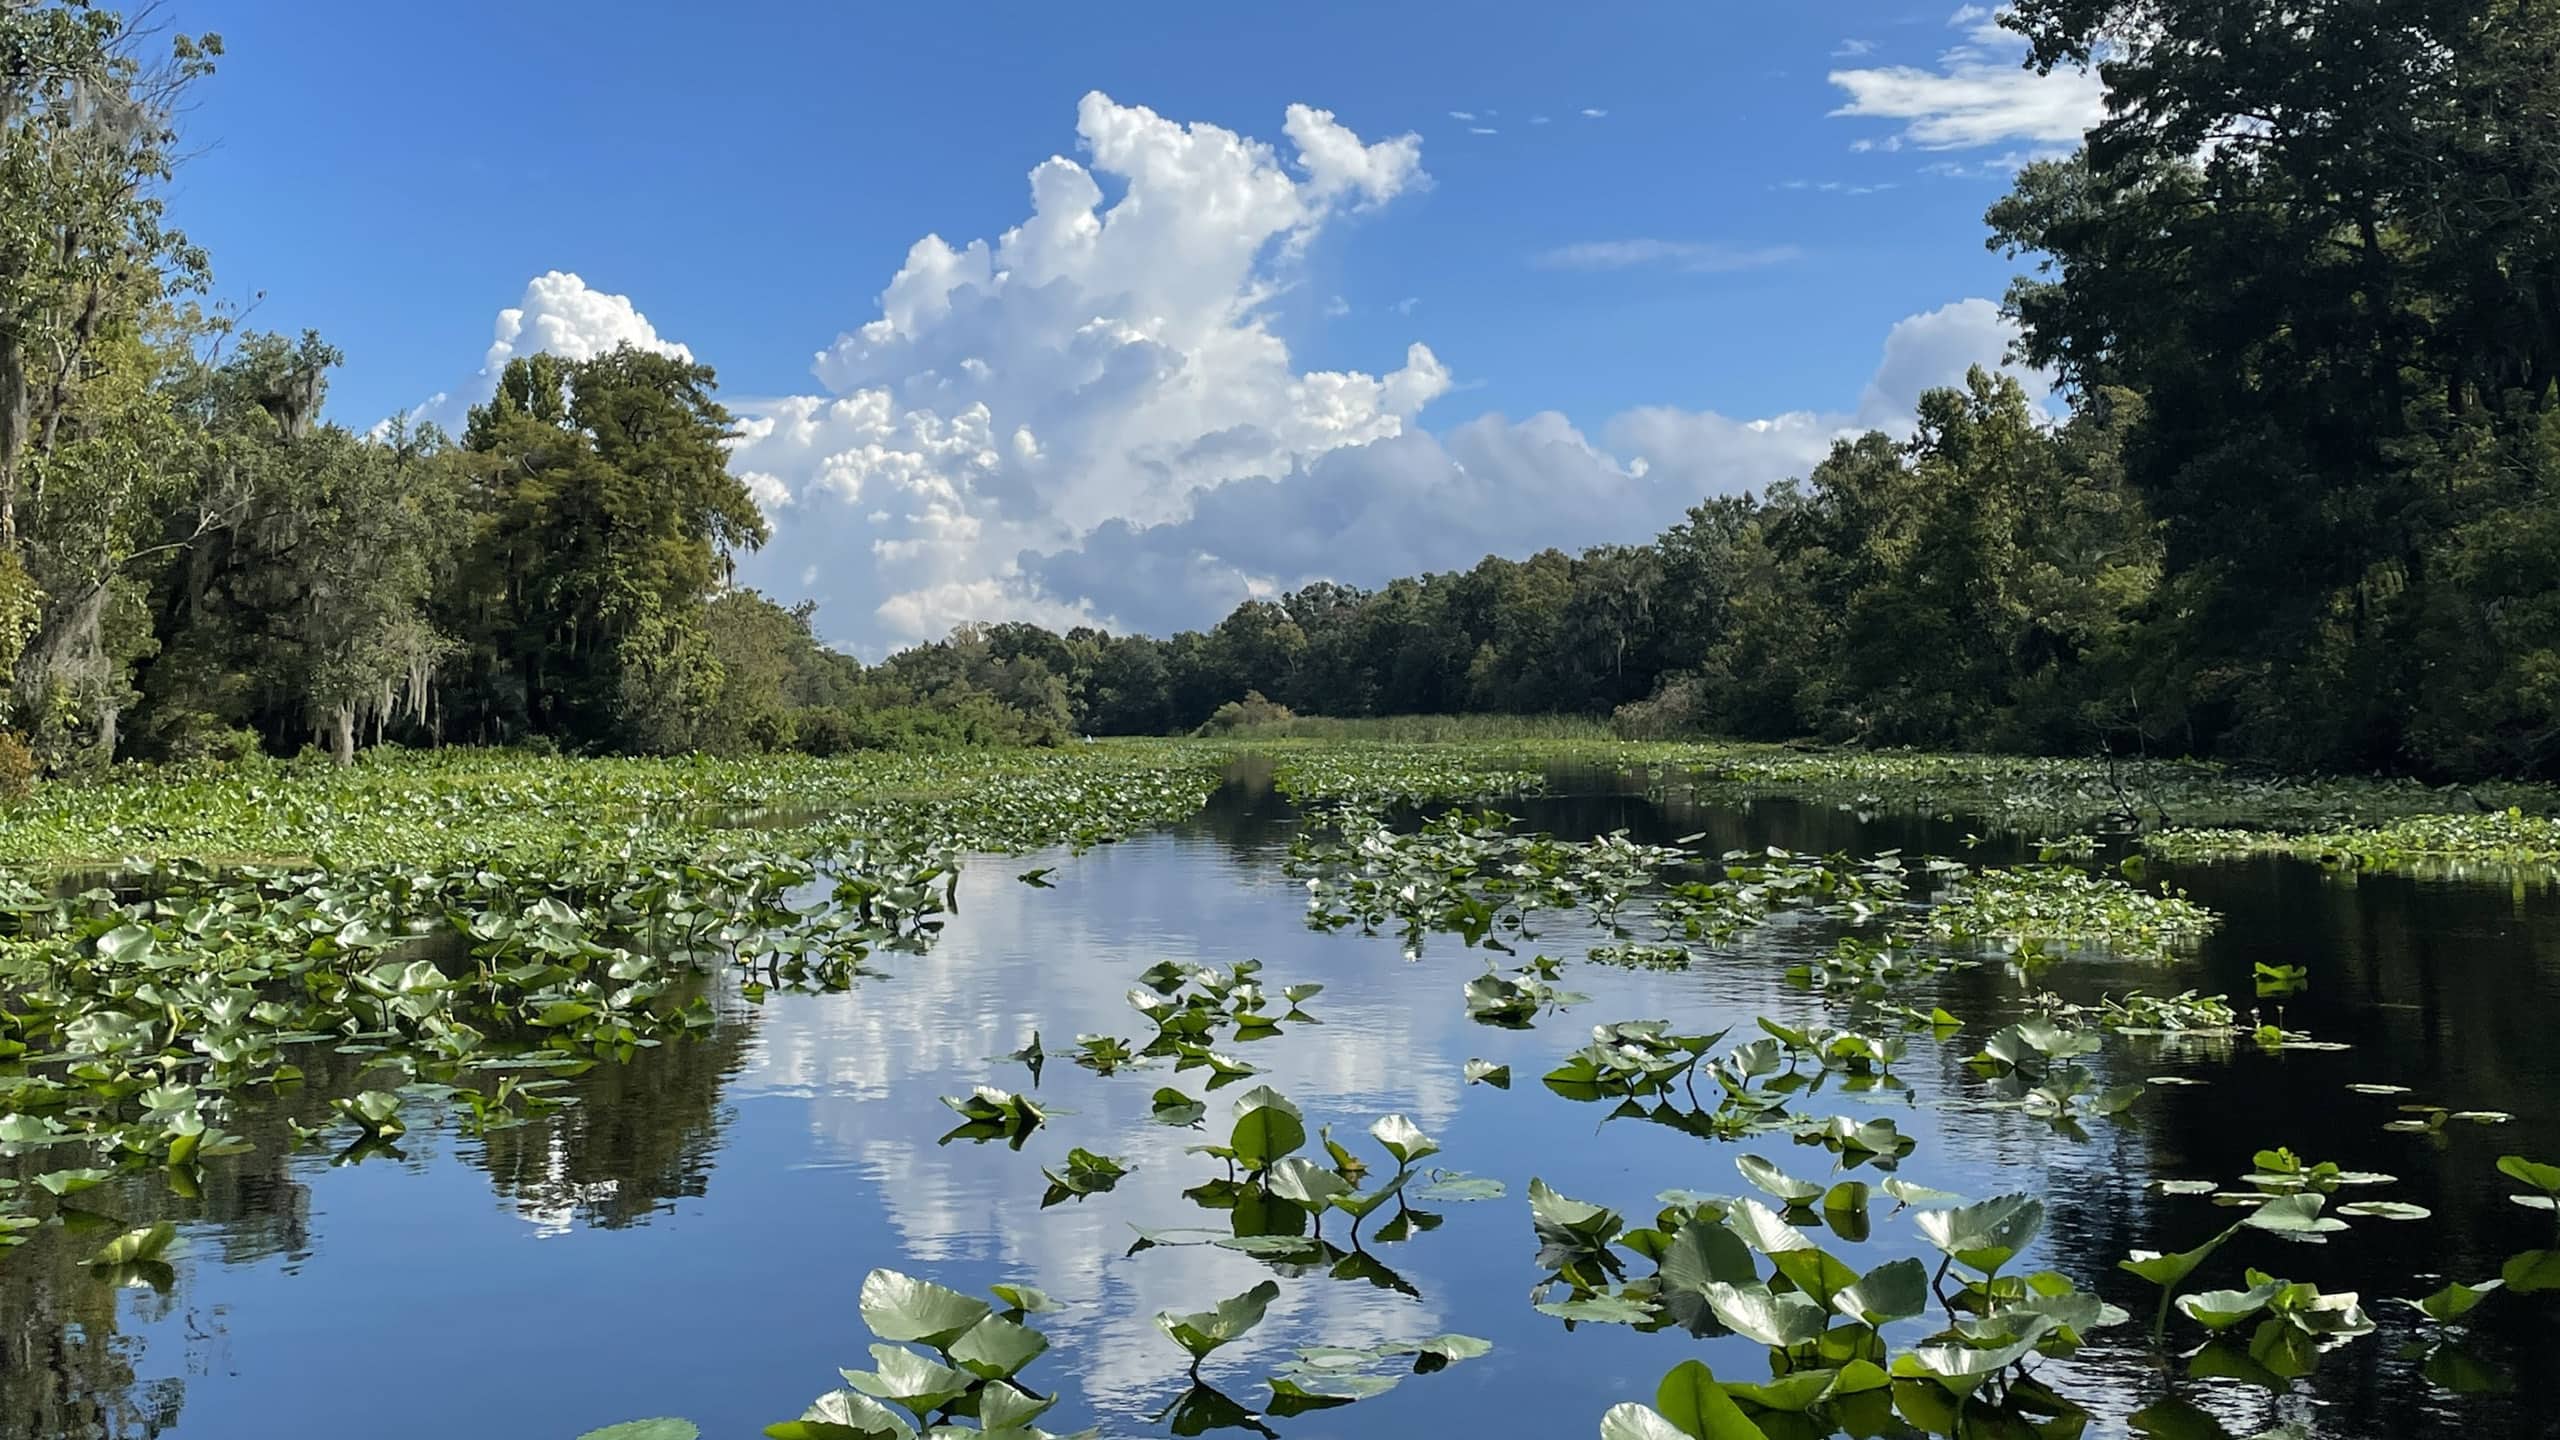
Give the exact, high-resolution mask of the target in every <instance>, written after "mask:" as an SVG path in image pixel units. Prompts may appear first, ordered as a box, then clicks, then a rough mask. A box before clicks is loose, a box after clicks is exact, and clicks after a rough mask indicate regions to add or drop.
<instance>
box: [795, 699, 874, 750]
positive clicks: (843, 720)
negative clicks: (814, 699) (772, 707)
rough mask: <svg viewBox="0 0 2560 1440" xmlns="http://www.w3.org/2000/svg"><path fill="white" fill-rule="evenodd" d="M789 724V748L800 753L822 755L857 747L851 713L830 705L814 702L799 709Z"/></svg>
mask: <svg viewBox="0 0 2560 1440" xmlns="http://www.w3.org/2000/svg"><path fill="white" fill-rule="evenodd" d="M794 718H795V720H796V721H797V723H796V724H794V725H793V727H792V736H791V748H792V749H794V750H797V751H799V752H800V753H801V754H803V755H815V756H817V757H819V758H820V759H825V758H826V757H828V756H830V755H843V754H846V753H848V752H850V751H852V750H854V749H856V748H858V747H857V745H856V743H855V735H856V733H857V731H856V727H855V723H854V717H853V716H852V714H851V713H850V712H848V711H845V710H842V709H839V708H837V707H835V706H832V705H820V706H813V707H811V708H809V709H807V710H803V711H801V712H800V713H799V714H798V715H797V716H796V717H794Z"/></svg>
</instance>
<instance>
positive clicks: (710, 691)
mask: <svg viewBox="0 0 2560 1440" xmlns="http://www.w3.org/2000/svg"><path fill="white" fill-rule="evenodd" d="M713 385H714V381H713V377H712V372H711V370H710V367H708V366H704V365H698V364H695V363H693V362H692V361H689V360H679V359H675V358H672V357H669V356H665V355H660V354H657V353H655V352H652V351H646V350H641V349H638V348H635V347H633V346H630V345H624V346H621V347H619V348H617V349H615V350H614V351H612V352H611V353H609V354H605V355H601V356H598V357H596V358H595V359H593V360H587V361H581V362H577V363H574V364H569V363H564V362H562V361H560V360H558V359H556V358H554V357H552V356H550V355H547V354H537V355H533V356H529V357H524V358H520V359H517V360H512V361H510V362H508V365H507V368H506V370H505V372H504V373H503V374H502V375H501V376H500V378H499V383H498V389H497V393H496V394H495V395H494V396H493V397H492V398H491V399H490V401H489V402H488V403H487V404H485V405H482V406H478V407H476V408H474V409H473V410H472V412H471V417H470V422H469V425H468V428H467V429H466V431H465V434H464V441H463V443H464V446H465V447H466V449H468V450H469V451H470V452H471V453H472V455H474V456H475V457H477V459H476V464H475V470H476V472H477V474H478V476H479V494H478V498H477V509H478V511H479V516H478V523H477V528H476V530H475V533H474V539H473V542H472V545H471V548H470V554H469V558H468V560H467V562H466V564H465V566H464V571H463V577H462V583H461V586H460V590H459V593H458V594H457V595H456V596H455V597H454V599H453V603H452V607H451V612H450V620H451V623H452V624H453V625H454V628H455V629H456V630H457V631H458V632H460V633H462V634H464V635H467V636H469V637H471V641H472V645H473V653H472V656H471V669H472V672H473V677H474V681H475V686H474V689H475V693H474V696H473V707H474V713H473V714H472V715H471V716H470V717H469V718H470V720H471V721H472V722H473V723H474V725H475V727H476V728H477V730H478V731H479V732H480V734H481V735H482V736H483V737H485V738H504V737H506V736H508V735H511V734H519V733H523V732H525V731H527V730H534V731H540V732H542V733H547V734H559V735H564V736H567V737H569V738H571V739H573V740H575V741H577V742H579V743H583V744H588V745H604V746H623V747H629V748H639V749H644V750H664V749H671V748H672V749H681V748H686V747H688V746H689V745H691V744H692V743H693V735H692V732H693V730H694V728H695V727H696V726H698V725H699V724H700V723H702V721H703V720H704V718H705V716H706V715H707V712H708V708H709V706H710V705H711V704H712V703H713V698H714V697H715V696H716V695H717V693H718V692H719V689H720V677H719V673H718V671H719V666H718V662H717V661H716V659H714V658H712V654H711V649H710V645H709V642H708V640H707V639H706V638H705V637H704V635H703V628H702V627H703V607H704V605H705V603H706V601H707V600H708V598H709V597H710V595H711V593H712V590H713V588H714V586H715V584H716V583H717V582H720V581H722V580H724V579H725V578H726V577H727V576H728V574H729V572H730V569H731V566H732V563H733V558H734V556H735V554H736V552H737V551H739V550H742V549H754V548H756V547H757V546H760V545H762V544H763V543H764V540H765V538H766V536H767V534H768V531H767V529H766V526H765V522H764V517H763V516H762V514H760V513H759V512H758V511H757V509H756V505H755V501H754V500H753V499H752V498H751V497H750V496H749V495H748V494H747V491H746V487H745V486H744V485H743V484H742V483H740V482H739V480H738V479H737V477H735V476H733V475H731V474H730V473H729V471H728V468H727V465H726V454H725V452H724V450H723V448H722V441H723V439H724V438H725V437H726V436H727V435H728V433H729V429H730V418H729V414H728V412H727V411H726V410H723V409H722V408H721V407H720V406H719V404H718V403H716V402H715V401H713V400H712V398H711V391H712V389H713ZM634 705H637V706H639V707H640V708H641V711H645V715H643V714H641V713H640V712H636V711H634V710H633V709H632V708H631V707H632V706H634Z"/></svg>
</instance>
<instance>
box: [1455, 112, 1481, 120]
mask: <svg viewBox="0 0 2560 1440" xmlns="http://www.w3.org/2000/svg"><path fill="white" fill-rule="evenodd" d="M1449 118H1450V119H1452V120H1473V119H1474V118H1476V112H1474V111H1473V110H1452V111H1450V112H1449Z"/></svg>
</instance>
